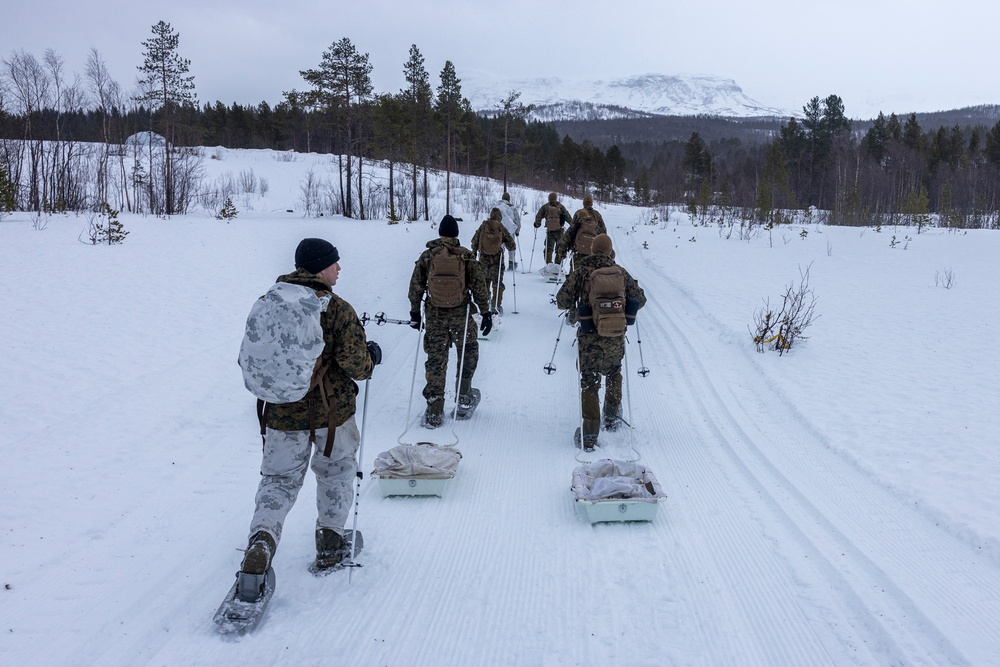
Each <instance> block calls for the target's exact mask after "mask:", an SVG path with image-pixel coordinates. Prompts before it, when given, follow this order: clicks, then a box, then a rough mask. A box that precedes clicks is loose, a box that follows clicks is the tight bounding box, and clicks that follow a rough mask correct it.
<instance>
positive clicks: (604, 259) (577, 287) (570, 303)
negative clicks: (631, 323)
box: [556, 254, 646, 310]
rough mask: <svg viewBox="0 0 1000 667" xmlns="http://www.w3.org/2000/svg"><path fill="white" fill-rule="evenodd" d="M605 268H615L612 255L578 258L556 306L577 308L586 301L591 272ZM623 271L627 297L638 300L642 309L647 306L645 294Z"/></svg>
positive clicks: (557, 297) (557, 298)
mask: <svg viewBox="0 0 1000 667" xmlns="http://www.w3.org/2000/svg"><path fill="white" fill-rule="evenodd" d="M604 266H615V260H614V259H612V258H611V256H610V255H604V254H600V255H587V256H586V257H580V258H578V259H577V262H576V269H574V270H573V273H571V274H569V276H568V277H567V278H566V282H564V283H563V284H562V287H560V288H559V292H558V293H557V294H556V304H557V305H558V306H559V308H560V309H561V310H567V309H569V308H576V304H577V303H578V302H580V301H583V300H585V299H586V297H587V295H586V293H585V292H584V289H586V281H587V278H588V277H590V272H591V271H593V270H594V269H599V268H601V267H604ZM622 271H624V272H625V296H626V297H627V298H629V299H638V300H639V307H640V308H642V307H643V306H645V305H646V294H645V292H643V291H642V288H641V287H639V283H638V282H637V281H636V280H635V279H634V278H633V277H632V276H631V275H629V272H628V271H627V270H625V268H624V267H622Z"/></svg>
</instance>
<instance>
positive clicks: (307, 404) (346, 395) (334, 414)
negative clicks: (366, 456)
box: [267, 269, 373, 431]
mask: <svg viewBox="0 0 1000 667" xmlns="http://www.w3.org/2000/svg"><path fill="white" fill-rule="evenodd" d="M277 282H286V283H293V284H296V285H304V286H306V287H311V288H313V289H323V290H327V291H330V285H329V284H327V282H326V281H324V280H323V279H322V278H320V277H319V276H317V275H315V274H312V273H309V272H308V271H305V270H304V269H296V270H295V272H294V273H289V274H288V275H285V276H281V277H279V278H278V280H277ZM320 324H321V326H322V327H323V339H324V340H325V341H326V347H325V348H324V350H323V355H322V359H323V360H322V362H320V363H321V364H325V365H327V371H326V374H325V377H324V388H325V390H326V395H327V397H328V398H329V401H330V408H331V409H332V410H331V411H330V412H329V413H328V410H327V406H325V405H324V404H323V397H322V394H321V392H320V387H319V386H317V387H313V389H312V390H311V391H310V392H309V393H308V394H306V397H305V398H303V399H302V400H300V401H296V402H295V403H280V404H279V403H271V404H269V406H268V412H267V425H268V426H269V427H270V428H273V429H277V430H279V431H305V430H308V429H309V415H310V412H312V414H313V417H314V419H315V422H314V425H315V427H316V428H324V427H327V426H330V425H332V426H340V425H341V424H343V423H344V422H346V421H347V420H348V419H350V418H351V415H353V414H354V413H355V411H356V409H357V400H356V399H357V395H358V385H357V383H355V380H367V379H368V378H370V377H371V376H372V368H373V366H372V360H371V356H370V355H369V354H368V348H367V347H366V345H367V342H368V340H367V338H366V337H365V330H364V327H363V326H362V325H361V320H359V319H358V316H357V313H355V312H354V308H352V307H351V304H349V303H347V302H346V301H344V300H343V299H341V298H340V297H339V296H337V295H336V294H334V295H333V298H331V299H330V305H329V306H328V307H327V309H326V311H324V312H323V314H322V315H321V316H320ZM328 414H329V419H328ZM328 421H332V424H328V423H327V422H328Z"/></svg>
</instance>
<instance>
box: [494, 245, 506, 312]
mask: <svg viewBox="0 0 1000 667" xmlns="http://www.w3.org/2000/svg"><path fill="white" fill-rule="evenodd" d="M500 258H501V260H502V259H503V255H501V256H500ZM498 273H499V275H500V279H499V280H498V281H497V282H498V284H497V291H496V295H497V304H496V305H497V306H501V305H503V291H504V284H503V274H504V268H503V262H502V261H501V262H500V270H499V271H498Z"/></svg>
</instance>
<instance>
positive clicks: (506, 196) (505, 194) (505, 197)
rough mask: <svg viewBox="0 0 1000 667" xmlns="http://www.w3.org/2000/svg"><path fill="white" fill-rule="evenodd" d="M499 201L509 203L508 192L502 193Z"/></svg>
mask: <svg viewBox="0 0 1000 667" xmlns="http://www.w3.org/2000/svg"><path fill="white" fill-rule="evenodd" d="M500 199H503V200H504V201H510V193H509V192H505V193H503V195H502V196H501V197H500Z"/></svg>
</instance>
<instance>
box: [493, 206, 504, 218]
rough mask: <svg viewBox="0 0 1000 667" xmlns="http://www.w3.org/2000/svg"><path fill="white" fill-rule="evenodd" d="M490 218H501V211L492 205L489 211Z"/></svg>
mask: <svg viewBox="0 0 1000 667" xmlns="http://www.w3.org/2000/svg"><path fill="white" fill-rule="evenodd" d="M490 220H503V213H501V212H500V209H498V208H496V207H494V208H493V210H492V211H490Z"/></svg>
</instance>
